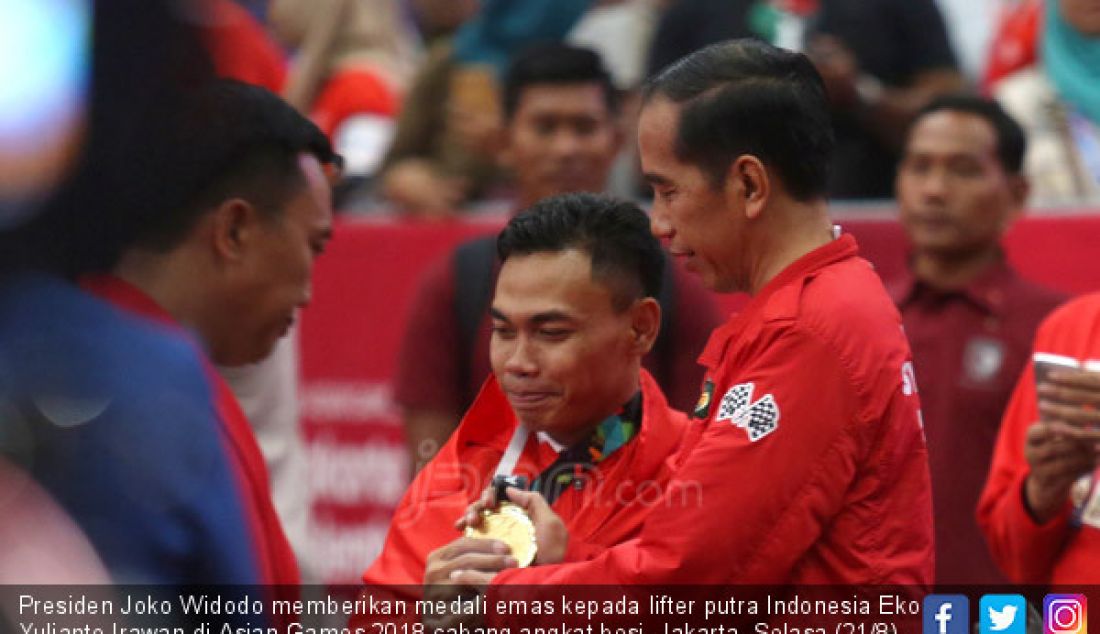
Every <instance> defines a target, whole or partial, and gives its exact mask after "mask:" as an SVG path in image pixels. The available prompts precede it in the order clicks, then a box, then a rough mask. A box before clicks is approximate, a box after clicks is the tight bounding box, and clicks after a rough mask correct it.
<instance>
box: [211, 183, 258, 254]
mask: <svg viewBox="0 0 1100 634" xmlns="http://www.w3.org/2000/svg"><path fill="white" fill-rule="evenodd" d="M261 221H262V218H260V215H259V211H258V210H257V209H256V207H255V206H254V205H253V204H252V203H250V202H248V201H247V200H244V199H243V198H227V199H226V200H223V201H222V202H221V203H220V204H219V205H218V206H217V208H215V209H214V212H213V213H212V215H211V220H210V224H211V229H212V234H213V235H212V236H211V246H212V247H213V250H214V253H215V254H216V255H217V256H218V258H219V259H221V260H223V261H227V262H237V261H240V260H242V259H244V257H245V255H246V253H247V250H248V247H249V246H250V245H251V243H252V241H253V240H254V239H255V236H256V233H257V232H258V230H259V228H260V226H259V225H260V222H261Z"/></svg>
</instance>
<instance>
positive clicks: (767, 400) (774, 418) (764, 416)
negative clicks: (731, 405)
mask: <svg viewBox="0 0 1100 634" xmlns="http://www.w3.org/2000/svg"><path fill="white" fill-rule="evenodd" d="M734 424H736V425H737V426H738V427H743V428H744V429H745V431H746V432H747V433H748V435H749V440H750V441H752V442H756V441H758V440H760V439H761V438H763V437H764V436H767V435H768V434H770V433H772V432H773V431H775V430H776V428H778V427H779V405H776V403H775V399H774V398H772V395H771V394H768V395H766V396H764V398H762V399H760V400H759V401H756V402H755V403H753V404H752V405H750V406H749V409H748V411H747V412H746V413H745V414H744V415H742V416H739V417H738V419H737V420H735V421H734Z"/></svg>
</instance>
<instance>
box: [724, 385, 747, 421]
mask: <svg viewBox="0 0 1100 634" xmlns="http://www.w3.org/2000/svg"><path fill="white" fill-rule="evenodd" d="M752 390H753V385H752V383H741V384H740V385H735V386H733V387H731V388H730V389H729V391H728V392H726V395H725V396H723V397H722V403H721V405H719V406H718V417H717V420H733V419H734V417H735V416H737V415H738V414H739V413H740V412H742V411H744V409H745V408H746V407H748V406H749V403H751V402H752Z"/></svg>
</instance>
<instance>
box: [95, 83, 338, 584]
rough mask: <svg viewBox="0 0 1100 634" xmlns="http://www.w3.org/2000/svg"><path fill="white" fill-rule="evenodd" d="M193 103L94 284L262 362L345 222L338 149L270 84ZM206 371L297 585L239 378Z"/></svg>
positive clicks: (232, 359)
mask: <svg viewBox="0 0 1100 634" xmlns="http://www.w3.org/2000/svg"><path fill="white" fill-rule="evenodd" d="M181 112H182V114H181V115H179V116H178V117H176V116H175V115H173V116H172V118H171V119H169V120H167V121H166V122H165V126H166V127H167V129H168V130H170V131H171V135H172V139H171V141H172V142H170V143H166V144H165V145H164V146H163V147H158V148H156V151H155V152H153V153H150V154H149V155H148V156H146V157H143V158H142V160H143V161H146V162H147V163H149V164H150V165H149V166H148V167H150V168H151V171H152V173H157V174H164V175H165V176H164V181H163V186H162V188H161V192H160V193H161V199H160V200H158V201H157V202H158V205H157V206H156V210H155V212H150V213H148V214H147V215H145V216H143V217H141V218H140V219H138V218H135V219H133V220H134V222H133V223H132V224H133V226H132V227H131V228H132V230H133V236H132V239H131V240H130V241H129V244H128V245H127V247H126V248H125V249H124V250H123V251H122V254H121V257H120V258H119V259H118V262H116V263H115V264H114V266H113V268H112V270H111V273H110V274H109V275H95V276H87V277H85V278H84V279H82V280H81V284H82V286H84V288H85V289H86V290H88V291H90V292H91V293H93V294H95V295H98V296H99V297H101V298H104V299H106V300H108V301H110V302H112V303H114V304H115V305H117V306H119V307H120V308H122V309H124V310H126V311H129V312H132V313H135V314H138V315H140V316H142V317H145V318H148V319H150V320H153V321H155V322H158V323H160V324H162V325H163V326H164V327H166V328H169V329H172V330H175V331H179V332H181V333H182V332H184V331H191V332H192V333H194V335H196V336H197V338H198V342H197V343H198V344H199V345H200V346H201V347H202V348H204V349H205V351H206V353H207V355H208V359H207V360H208V361H212V362H213V363H218V364H222V365H226V366H235V365H243V364H246V363H252V362H255V361H259V360H260V359H262V358H264V357H265V356H267V355H268V354H269V353H270V352H271V350H272V348H273V347H274V345H275V342H276V341H278V340H279V338H280V337H282V336H283V335H284V334H286V332H287V330H288V329H289V328H290V326H291V325H292V323H293V321H294V318H295V313H296V311H297V310H298V309H299V308H300V307H301V306H303V305H305V304H306V303H307V302H308V301H309V295H310V275H311V272H312V267H313V259H314V257H316V255H317V254H318V253H319V252H321V251H322V250H323V248H324V246H325V243H326V242H327V241H328V239H329V237H330V235H331V232H332V202H331V196H330V191H329V183H328V181H327V178H326V173H325V167H324V165H325V164H328V163H331V162H333V160H334V155H333V153H332V149H331V147H330V146H329V143H328V140H327V139H326V138H325V137H324V135H323V134H321V132H320V130H318V129H317V128H316V126H314V125H313V124H312V123H310V122H309V121H308V120H307V119H305V118H304V117H302V116H301V115H299V114H298V113H297V112H296V111H295V110H294V109H293V108H291V107H290V105H288V104H286V103H285V102H284V101H282V100H281V99H279V98H278V97H277V96H276V95H274V94H272V93H271V92H269V91H267V90H265V89H263V88H259V87H256V86H250V85H248V84H244V83H241V82H237V81H232V80H218V81H217V82H214V83H212V84H211V85H208V86H204V87H202V89H201V90H197V91H196V92H195V94H193V95H192V96H190V97H189V99H188V102H187V103H186V104H185V105H183V106H181ZM207 355H204V358H205V357H206V356H207ZM206 369H207V375H208V377H209V380H210V383H211V386H212V391H213V393H214V396H215V399H216V408H217V414H218V419H219V422H220V431H221V435H222V439H223V441H224V444H225V446H226V447H227V452H228V454H229V457H230V462H231V464H233V465H234V467H235V471H236V474H237V480H238V482H239V484H240V487H241V491H242V494H243V495H242V497H243V499H244V500H245V501H246V508H245V509H244V513H245V514H246V516H247V517H248V518H249V520H250V525H251V526H252V533H253V537H254V543H255V546H256V557H257V561H258V562H259V564H260V568H261V571H262V579H263V581H264V583H266V584H273V585H274V584H278V585H285V586H293V585H296V584H298V583H299V572H298V565H297V562H296V560H295V558H294V553H293V552H292V551H291V549H290V545H289V543H288V542H287V538H286V535H285V533H284V531H283V528H282V525H281V524H280V521H279V518H278V516H277V515H276V513H275V507H274V505H273V503H272V499H271V490H270V485H269V479H268V473H267V467H266V465H265V464H264V458H263V455H262V454H261V453H260V447H259V445H258V443H257V442H256V438H255V436H254V435H253V432H252V429H251V428H250V427H249V424H248V420H247V419H246V418H245V416H244V413H243V412H242V411H241V408H240V406H239V405H238V403H237V400H236V398H235V397H234V396H233V393H232V392H231V391H230V389H229V387H228V385H227V384H226V383H225V381H224V380H223V379H222V378H221V376H220V375H219V374H218V373H217V372H216V371H215V370H214V369H213V366H212V365H211V364H209V363H208V364H207V368H206Z"/></svg>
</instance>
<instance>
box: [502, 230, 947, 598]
mask: <svg viewBox="0 0 1100 634" xmlns="http://www.w3.org/2000/svg"><path fill="white" fill-rule="evenodd" d="M701 361H702V362H703V363H704V364H705V365H706V366H707V367H708V368H709V370H708V373H707V377H708V378H707V381H708V382H707V384H705V387H704V396H703V397H702V398H701V399H700V405H699V408H698V409H697V410H696V415H697V416H700V417H702V418H705V422H698V423H696V424H694V425H693V426H692V428H691V431H689V432H688V435H687V437H686V438H685V441H684V444H685V449H684V451H683V452H682V455H681V461H680V464H679V466H678V469H677V471H676V473H675V475H674V477H673V480H672V481H671V482H670V483H669V485H668V489H667V493H666V498H665V499H664V500H662V501H661V502H659V503H658V506H660V507H661V512H654V513H652V514H650V515H649V516H648V517H647V518H646V521H645V525H644V526H643V527H642V530H641V535H640V537H639V538H638V539H636V540H633V541H630V542H627V543H625V544H620V545H618V546H616V547H614V548H611V549H609V550H607V551H605V552H604V553H602V554H600V555H599V556H598V557H596V558H594V559H592V560H591V561H587V562H584V563H579V564H558V565H554V566H542V567H533V568H526V569H523V570H507V571H504V572H502V573H500V574H499V575H497V576H496V577H495V579H494V582H493V583H494V585H496V584H563V585H565V584H610V585H619V584H647V585H665V584H730V583H735V584H810V583H818V584H825V583H829V584H928V583H930V582H931V580H932V558H933V555H932V514H931V494H930V486H929V477H928V461H927V453H926V451H925V447H924V438H923V436H922V433H921V429H920V424H919V404H918V399H917V396H916V394H915V387H914V381H913V377H912V366H911V363H910V354H909V345H908V344H907V343H906V341H905V337H904V335H903V333H902V329H901V320H900V318H899V316H898V313H897V311H896V310H895V309H894V306H893V304H892V303H891V301H890V299H889V298H888V297H887V295H886V292H885V290H884V289H883V287H882V283H881V282H880V281H879V279H878V277H877V276H876V275H875V273H874V271H873V270H872V269H871V266H870V264H869V263H868V262H866V261H865V260H863V259H861V258H859V257H857V247H856V244H855V240H854V239H852V238H851V237H850V236H844V237H841V238H840V239H838V240H835V241H833V242H832V243H830V244H828V245H826V246H823V247H821V248H819V249H817V250H815V251H813V252H811V253H809V254H807V255H806V256H804V257H803V258H801V259H799V260H798V261H797V262H795V263H793V264H792V265H791V266H789V267H788V268H787V269H785V270H784V271H783V272H781V273H780V274H779V275H778V276H777V277H776V278H775V279H774V280H772V281H771V282H769V283H768V284H767V285H766V286H765V288H764V289H762V290H761V291H760V293H759V294H758V295H757V296H756V297H754V298H753V299H752V301H751V302H750V303H749V304H748V305H747V306H746V307H745V309H744V310H743V311H742V312H741V313H740V314H739V315H737V316H735V317H733V318H732V319H731V320H730V321H729V322H728V323H727V324H725V325H724V326H722V327H720V328H719V329H718V330H716V331H715V332H714V334H713V335H712V337H711V340H710V342H709V343H708V344H707V349H706V351H705V352H704V353H703V356H702V357H701ZM710 385H713V388H712V389H708V387H709V386H710ZM707 392H711V393H712V396H711V397H710V398H709V399H708V398H707V397H706V393H707ZM693 492H694V494H693ZM683 493H688V494H687V495H683ZM571 541H572V540H571Z"/></svg>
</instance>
